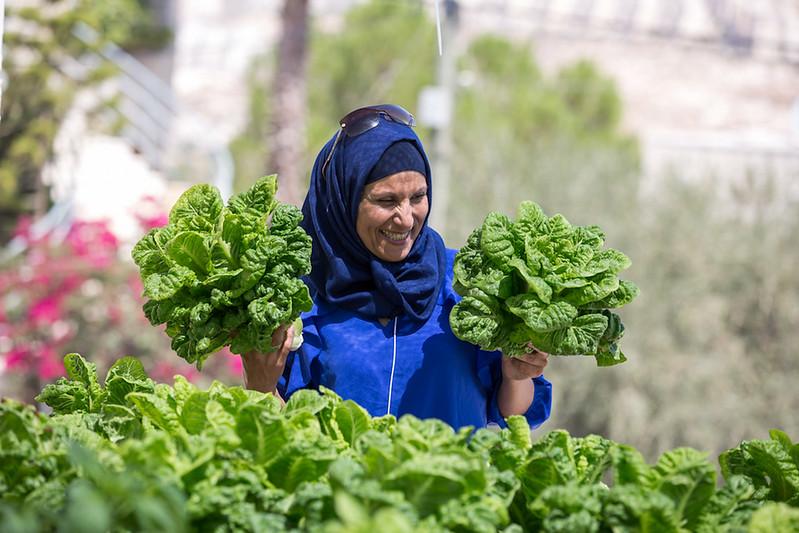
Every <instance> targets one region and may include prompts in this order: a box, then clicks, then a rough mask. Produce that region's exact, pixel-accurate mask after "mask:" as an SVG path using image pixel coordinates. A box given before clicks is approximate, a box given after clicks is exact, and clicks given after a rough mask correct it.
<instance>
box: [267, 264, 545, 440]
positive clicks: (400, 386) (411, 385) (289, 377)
mask: <svg viewBox="0 0 799 533" xmlns="http://www.w3.org/2000/svg"><path fill="white" fill-rule="evenodd" d="M454 257H455V250H447V277H446V280H445V282H444V285H443V287H442V289H441V292H440V293H439V296H438V301H437V303H436V306H435V309H434V310H433V314H432V315H431V316H430V318H429V319H428V320H427V321H426V322H418V321H413V320H411V319H410V318H408V317H407V316H399V317H396V318H392V319H390V320H389V322H388V323H387V324H386V325H385V326H384V325H382V324H380V322H378V321H376V320H368V319H365V318H362V317H360V316H358V315H356V314H355V313H353V312H351V311H349V310H346V309H343V308H341V307H338V306H333V305H330V304H326V303H325V302H322V301H318V302H316V304H315V305H314V307H313V309H311V311H309V312H308V313H305V314H303V316H302V320H303V339H304V341H303V344H302V346H301V347H300V349H299V350H297V351H296V352H292V353H291V354H289V357H288V360H287V362H286V371H285V373H284V374H283V378H282V379H281V382H280V384H279V385H278V390H279V392H280V393H281V395H283V397H284V398H288V397H290V396H291V394H292V393H293V392H294V391H296V390H298V389H303V388H314V389H315V388H318V387H319V386H320V385H322V386H325V387H327V388H329V389H332V390H334V391H336V393H337V394H339V395H340V396H341V397H343V398H344V399H345V400H346V399H351V400H354V401H355V402H357V403H358V404H360V405H361V406H363V407H364V408H365V409H366V410H367V411H369V413H370V414H371V415H372V416H382V415H385V414H389V413H390V414H393V415H395V416H397V417H399V416H402V415H403V414H412V415H414V416H416V417H419V418H438V419H440V420H443V421H445V422H447V423H448V424H450V425H451V426H453V427H454V428H456V429H457V428H461V427H463V426H474V427H476V428H480V427H484V426H486V425H487V424H489V423H491V422H493V423H496V424H498V425H500V426H502V427H505V421H504V419H503V418H502V415H500V413H499V408H498V406H497V391H498V390H499V385H500V383H501V380H502V371H501V359H502V354H501V353H500V352H486V351H483V350H480V349H479V348H478V347H476V346H475V345H473V344H470V343H467V342H464V341H461V340H460V339H458V338H457V337H455V335H454V334H453V333H452V330H451V329H450V326H449V313H450V310H451V309H452V306H453V305H455V303H457V302H458V300H459V299H460V297H459V296H458V294H457V293H455V291H454V290H453V289H452V263H453V259H454ZM533 381H534V383H535V396H534V399H533V403H532V405H531V406H530V408H529V409H528V411H527V412H526V413H525V417H526V418H527V421H528V422H529V423H530V426H531V427H537V426H539V425H541V424H542V423H543V422H544V421H545V420H546V419H547V418H549V413H550V409H551V406H552V385H551V384H550V383H549V381H547V380H546V379H544V377H543V376H542V377H538V378H535V379H534V380H533Z"/></svg>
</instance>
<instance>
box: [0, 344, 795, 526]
mask: <svg viewBox="0 0 799 533" xmlns="http://www.w3.org/2000/svg"><path fill="white" fill-rule="evenodd" d="M65 366H67V367H68V368H69V369H70V370H69V372H70V378H69V379H64V380H61V381H59V382H58V383H56V384H54V385H50V386H48V388H47V389H45V391H43V392H42V395H41V396H40V398H39V399H40V400H43V401H45V402H46V403H48V405H50V406H51V407H52V408H53V413H52V414H51V415H50V416H45V415H42V414H40V413H37V412H36V411H34V409H33V408H31V407H29V406H26V405H24V404H20V403H16V402H12V401H8V400H6V401H3V402H2V403H0V517H2V519H3V526H4V530H8V531H20V532H22V531H25V532H27V531H55V530H58V531H107V530H109V529H113V530H135V531H156V530H166V529H168V530H170V531H260V530H271V531H274V530H278V531H330V532H340V531H364V532H366V531H374V530H376V529H379V530H381V531H384V530H385V531H394V532H406V531H421V530H424V531H464V532H466V531H474V532H492V531H498V530H504V531H547V532H549V531H552V532H555V531H563V532H574V531H586V532H590V531H597V532H599V531H672V532H683V531H700V532H711V531H726V532H744V531H751V532H759V531H793V530H795V529H796V524H797V522H796V521H797V512H799V508H798V507H799V506H797V502H795V501H789V502H787V503H786V502H784V501H780V502H778V501H775V499H774V496H777V497H779V494H775V493H773V492H770V491H769V490H761V488H758V483H759V481H758V479H759V478H761V477H763V476H769V477H771V476H774V475H776V474H778V473H779V472H780V471H778V470H774V468H773V465H771V464H760V463H757V462H753V463H751V464H749V465H748V466H747V467H746V474H745V475H733V476H731V477H729V478H728V479H727V483H726V484H725V485H723V486H722V487H720V488H717V487H716V482H715V468H714V467H713V465H712V464H710V462H708V460H707V458H706V455H705V454H703V453H700V452H698V451H696V450H693V449H689V448H680V449H675V450H672V451H669V452H666V453H664V454H663V455H662V456H661V457H660V459H659V460H658V461H657V462H656V463H655V464H653V465H649V464H647V463H646V462H644V460H643V459H642V457H641V455H640V454H639V453H638V452H637V451H635V450H634V449H632V448H630V447H629V446H626V445H623V444H620V443H616V442H614V441H611V440H608V439H605V438H602V437H599V436H597V435H588V436H586V437H571V436H570V435H569V434H568V433H567V432H565V431H563V430H559V431H552V432H550V433H548V434H545V435H543V436H542V437H541V438H539V439H538V440H536V441H531V439H530V428H529V426H528V425H527V422H526V421H525V419H524V418H522V417H511V418H509V419H508V427H507V428H506V429H503V430H501V431H499V432H495V431H491V430H488V429H480V430H477V431H473V430H472V428H469V427H467V428H463V429H462V430H460V431H457V432H455V431H453V429H452V428H451V427H449V426H447V425H446V424H444V423H443V422H441V421H438V420H434V419H431V420H419V419H417V418H414V417H412V416H403V417H402V418H400V419H399V420H396V419H395V418H394V417H393V416H385V417H380V418H372V417H370V416H369V415H368V414H367V413H366V412H365V411H364V410H363V409H362V408H361V407H359V406H357V405H356V404H354V403H352V402H351V401H342V399H341V398H340V397H338V396H337V395H336V394H335V393H333V392H332V391H330V390H327V389H322V391H321V392H316V391H311V390H305V391H298V392H297V393H295V394H294V395H293V396H292V397H291V399H290V400H289V401H288V403H287V404H286V405H285V406H282V405H281V403H280V401H279V400H278V399H276V398H275V397H274V396H271V395H264V394H261V393H258V392H254V391H249V390H245V389H242V388H240V387H226V386H224V385H222V384H221V383H219V382H215V383H213V384H212V385H211V386H210V387H209V388H208V389H207V390H200V389H198V388H196V387H195V386H193V385H191V384H190V383H188V382H187V381H186V380H185V379H183V378H181V377H179V376H178V377H176V378H175V382H174V384H173V385H172V386H167V385H164V384H156V383H154V382H153V381H152V380H150V379H149V378H148V377H147V375H146V374H144V372H143V370H142V369H141V366H140V365H138V364H137V362H136V360H135V359H132V358H124V359H121V360H120V361H118V362H117V363H116V364H114V366H113V367H112V369H111V370H110V371H109V372H108V375H107V376H106V378H105V380H104V383H103V384H102V385H101V384H99V380H98V377H97V375H96V371H95V368H94V365H92V364H91V363H89V362H87V361H85V360H84V359H83V358H82V357H81V356H79V355H77V354H70V355H68V356H67V358H66V361H65ZM125 391H127V392H125ZM87 395H88V396H91V397H92V398H93V403H92V405H91V406H89V405H88V404H87V403H86V402H85V399H86V397H87ZM768 442H773V443H775V444H776V445H777V446H779V447H780V448H781V449H783V450H785V449H786V446H787V449H789V450H792V449H793V446H794V445H793V444H792V443H791V441H790V439H789V438H788V437H787V435H785V434H783V433H781V432H776V431H775V432H774V433H773V435H772V440H771V441H757V442H748V443H742V445H741V447H739V448H736V449H733V450H730V451H729V453H730V454H735V453H738V451H740V450H741V449H742V447H752V446H753V445H758V446H762V445H764V444H766V443H768ZM722 466H723V467H724V462H722ZM782 466H783V467H787V463H785V464H783V465H782ZM761 467H763V469H762V470H761V469H760V468H761ZM724 468H729V467H724ZM786 472H788V470H783V471H782V474H781V475H782V476H783V477H788V475H787V474H786ZM603 480H606V481H607V480H612V481H608V483H609V484H606V483H605V482H603Z"/></svg>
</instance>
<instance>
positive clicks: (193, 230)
mask: <svg viewBox="0 0 799 533" xmlns="http://www.w3.org/2000/svg"><path fill="white" fill-rule="evenodd" d="M276 190H277V178H276V176H274V175H272V176H266V177H263V178H261V179H260V180H258V181H257V182H256V183H255V185H253V186H252V188H250V190H248V191H246V192H244V193H241V194H239V195H236V196H234V197H232V198H231V199H230V201H229V202H228V204H227V206H225V205H224V203H223V201H222V198H221V196H220V194H219V191H218V190H217V189H216V188H215V187H212V186H210V185H205V184H201V185H195V186H193V187H191V188H189V189H188V190H187V191H186V192H184V193H183V195H182V196H181V197H180V198H179V199H178V201H177V202H176V203H175V205H174V207H173V208H172V210H171V212H170V213H169V224H168V225H166V226H165V227H162V228H155V229H152V230H151V231H150V232H149V233H147V234H146V235H145V236H144V237H143V238H142V239H141V240H140V241H139V242H138V243H137V244H136V246H135V247H134V248H133V260H134V261H135V262H136V264H137V265H138V266H139V269H140V272H141V276H142V279H143V281H144V295H145V296H146V297H147V298H149V301H148V302H147V303H146V304H144V313H145V315H146V316H147V318H148V319H149V321H150V323H152V324H153V325H157V324H164V323H165V324H166V332H167V334H168V335H169V336H170V337H171V338H172V348H173V349H174V350H175V351H176V352H177V354H178V355H179V356H180V357H182V358H184V359H185V360H186V361H188V362H190V363H196V365H197V368H198V369H200V368H202V364H203V362H204V361H205V359H206V358H207V357H208V356H209V355H210V354H212V353H214V352H216V351H218V350H219V349H221V348H222V347H224V346H227V345H230V350H231V351H232V352H233V353H237V354H243V353H245V352H248V351H260V352H269V351H272V350H273V347H272V334H273V332H274V331H275V330H276V329H277V328H278V326H280V325H281V324H288V323H291V322H292V321H296V320H297V318H298V317H299V315H300V313H301V312H302V311H308V310H310V308H311V305H312V304H311V298H310V295H309V293H308V288H307V287H306V286H305V284H304V283H303V282H302V280H301V279H300V276H302V275H305V274H307V273H309V272H310V269H311V262H310V258H311V238H310V237H309V236H308V235H307V234H306V233H305V231H304V230H303V229H302V228H301V227H299V225H298V224H299V222H300V221H301V220H302V213H301V212H300V210H299V209H297V208H296V207H294V206H292V205H288V204H282V203H280V202H278V201H277V200H276V199H275V192H276Z"/></svg>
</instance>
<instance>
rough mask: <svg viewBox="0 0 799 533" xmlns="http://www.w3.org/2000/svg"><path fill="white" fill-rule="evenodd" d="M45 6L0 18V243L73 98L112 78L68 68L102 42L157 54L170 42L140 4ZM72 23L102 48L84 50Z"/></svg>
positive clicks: (85, 1) (22, 207)
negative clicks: (90, 32) (0, 84)
mask: <svg viewBox="0 0 799 533" xmlns="http://www.w3.org/2000/svg"><path fill="white" fill-rule="evenodd" d="M45 4H46V5H43V6H40V7H21V6H20V7H7V8H6V13H5V17H6V22H5V32H4V35H3V71H4V73H5V75H6V77H7V78H8V79H11V80H13V83H10V84H8V86H7V87H5V88H4V91H3V98H2V110H0V116H2V117H3V120H2V121H0V215H1V217H0V242H3V241H5V240H6V239H7V238H8V236H9V235H8V234H9V231H10V228H11V226H12V225H13V224H14V221H15V219H16V218H17V216H18V215H19V214H20V213H25V212H30V211H32V210H33V209H34V202H36V199H35V196H36V194H39V193H40V191H42V190H43V189H42V187H43V185H42V183H41V179H40V175H41V172H42V169H43V167H44V165H45V164H46V163H47V162H49V161H50V159H51V158H52V156H53V140H54V138H55V135H56V133H57V131H58V126H59V124H60V123H61V122H62V120H63V119H64V116H65V115H66V112H67V110H68V109H69V107H70V105H71V103H72V100H73V97H74V95H75V94H76V93H77V92H78V91H80V90H82V89H86V88H88V87H91V86H94V85H96V84H97V83H98V82H100V81H102V80H103V79H105V78H107V77H108V76H110V75H112V74H113V73H114V71H113V69H112V68H110V67H109V65H108V64H106V63H102V62H100V64H98V65H96V66H93V67H91V68H88V67H87V68H86V71H85V72H82V73H78V72H77V71H76V69H75V66H74V61H75V60H76V59H77V58H79V57H81V56H82V55H84V54H87V53H91V52H94V51H96V50H97V49H98V47H101V46H103V45H104V44H105V43H107V42H108V41H111V42H115V43H116V44H118V45H120V46H123V47H126V48H142V47H156V48H157V47H160V46H163V45H164V44H166V42H167V40H168V39H169V38H170V35H169V31H168V30H167V29H165V28H162V27H160V26H159V25H158V24H157V23H156V22H155V20H154V19H153V14H152V12H151V11H149V10H148V6H147V2H146V0H107V1H103V2H95V1H93V0H80V1H77V2H66V1H63V0H56V1H51V2H46V3H45ZM79 24H87V25H89V26H90V27H92V28H93V29H95V30H96V31H97V32H99V34H100V36H101V39H102V41H101V42H99V43H96V44H95V45H91V46H89V45H86V44H84V43H83V42H82V41H80V40H79V39H77V38H76V37H75V36H74V35H73V31H74V30H75V28H77V27H78V25H79ZM70 56H71V57H70ZM107 104H108V105H111V103H110V102H108V103H107ZM100 107H102V105H101V106H100Z"/></svg>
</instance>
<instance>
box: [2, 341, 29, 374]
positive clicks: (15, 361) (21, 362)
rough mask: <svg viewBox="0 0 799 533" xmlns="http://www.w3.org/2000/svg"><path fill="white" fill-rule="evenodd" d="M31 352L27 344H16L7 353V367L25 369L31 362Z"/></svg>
mask: <svg viewBox="0 0 799 533" xmlns="http://www.w3.org/2000/svg"><path fill="white" fill-rule="evenodd" d="M29 355H30V354H29V353H28V349H27V347H25V346H15V347H13V348H11V351H10V352H8V353H7V354H6V355H5V359H6V368H8V369H15V370H24V369H25V368H26V367H27V366H28V363H29Z"/></svg>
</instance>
